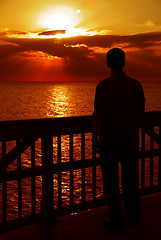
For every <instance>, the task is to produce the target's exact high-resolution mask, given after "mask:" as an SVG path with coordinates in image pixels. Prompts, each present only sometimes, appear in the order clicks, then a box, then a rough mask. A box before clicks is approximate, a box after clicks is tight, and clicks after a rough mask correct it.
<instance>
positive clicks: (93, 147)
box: [92, 138, 99, 153]
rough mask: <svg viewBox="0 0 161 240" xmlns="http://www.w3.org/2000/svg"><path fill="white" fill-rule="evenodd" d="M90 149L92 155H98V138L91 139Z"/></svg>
mask: <svg viewBox="0 0 161 240" xmlns="http://www.w3.org/2000/svg"><path fill="white" fill-rule="evenodd" d="M92 149H93V151H94V153H99V142H98V138H93V139H92Z"/></svg>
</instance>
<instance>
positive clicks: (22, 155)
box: [0, 112, 161, 231]
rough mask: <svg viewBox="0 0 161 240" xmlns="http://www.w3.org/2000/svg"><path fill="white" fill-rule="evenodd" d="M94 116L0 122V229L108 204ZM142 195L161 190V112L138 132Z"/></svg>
mask: <svg viewBox="0 0 161 240" xmlns="http://www.w3.org/2000/svg"><path fill="white" fill-rule="evenodd" d="M91 122H92V117H91V116H83V117H71V118H55V119H38V120H23V121H8V122H0V141H1V161H0V211H1V215H0V231H6V230H9V229H11V228H15V227H19V226H23V225H27V224H31V223H35V222H40V221H42V222H43V221H50V220H54V218H55V217H56V216H61V215H65V214H70V213H74V212H78V211H81V210H85V209H89V208H93V207H96V206H100V205H102V204H104V203H105V197H104V195H105V193H104V187H103V181H102V177H101V170H100V161H99V155H96V156H95V154H94V153H92V146H91ZM138 158H139V171H138V175H139V186H140V193H141V194H149V193H153V192H157V191H160V190H161V112H146V113H145V114H144V117H143V120H142V122H141V124H140V128H139V131H138Z"/></svg>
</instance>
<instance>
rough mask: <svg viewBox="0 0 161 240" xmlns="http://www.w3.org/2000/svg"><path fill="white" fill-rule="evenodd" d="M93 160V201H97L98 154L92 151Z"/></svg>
mask: <svg viewBox="0 0 161 240" xmlns="http://www.w3.org/2000/svg"><path fill="white" fill-rule="evenodd" d="M92 159H93V167H92V183H93V200H95V199H96V165H95V160H96V152H95V151H94V150H93V149H92Z"/></svg>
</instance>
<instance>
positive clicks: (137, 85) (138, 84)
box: [126, 76, 142, 88]
mask: <svg viewBox="0 0 161 240" xmlns="http://www.w3.org/2000/svg"><path fill="white" fill-rule="evenodd" d="M126 80H127V82H129V84H132V85H133V86H135V87H137V88H142V85H141V83H140V82H139V81H138V80H136V79H135V78H132V77H129V76H126Z"/></svg>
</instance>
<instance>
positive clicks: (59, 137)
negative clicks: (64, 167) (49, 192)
mask: <svg viewBox="0 0 161 240" xmlns="http://www.w3.org/2000/svg"><path fill="white" fill-rule="evenodd" d="M58 164H59V166H60V168H59V172H58V208H61V207H62V189H61V135H58Z"/></svg>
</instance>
